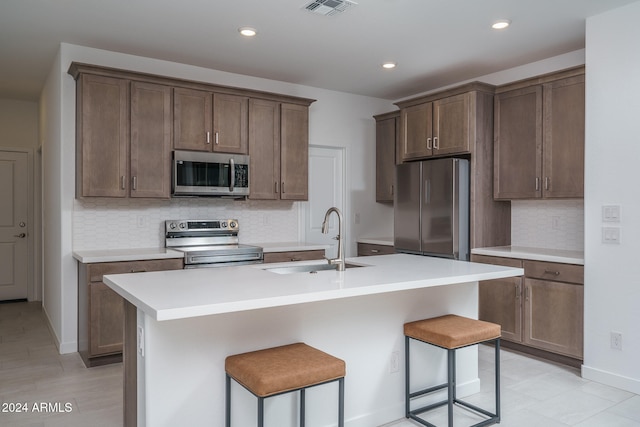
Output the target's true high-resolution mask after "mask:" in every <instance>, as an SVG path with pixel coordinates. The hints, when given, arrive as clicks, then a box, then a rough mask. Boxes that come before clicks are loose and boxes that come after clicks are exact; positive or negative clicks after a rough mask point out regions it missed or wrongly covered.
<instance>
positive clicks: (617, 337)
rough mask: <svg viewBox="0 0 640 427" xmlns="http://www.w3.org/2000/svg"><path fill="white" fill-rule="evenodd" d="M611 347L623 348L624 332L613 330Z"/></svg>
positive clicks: (615, 348)
mask: <svg viewBox="0 0 640 427" xmlns="http://www.w3.org/2000/svg"><path fill="white" fill-rule="evenodd" d="M611 348H612V349H614V350H622V334H621V333H620V332H613V331H611Z"/></svg>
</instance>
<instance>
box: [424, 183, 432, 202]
mask: <svg viewBox="0 0 640 427" xmlns="http://www.w3.org/2000/svg"><path fill="white" fill-rule="evenodd" d="M430 203H431V180H430V179H425V180H424V204H425V205H428V204H430Z"/></svg>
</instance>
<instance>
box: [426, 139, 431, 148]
mask: <svg viewBox="0 0 640 427" xmlns="http://www.w3.org/2000/svg"><path fill="white" fill-rule="evenodd" d="M431 148H432V147H431V138H427V150H431Z"/></svg>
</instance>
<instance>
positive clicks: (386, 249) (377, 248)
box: [358, 242, 396, 256]
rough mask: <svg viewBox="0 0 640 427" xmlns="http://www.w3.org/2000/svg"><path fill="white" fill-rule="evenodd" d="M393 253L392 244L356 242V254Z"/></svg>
mask: <svg viewBox="0 0 640 427" xmlns="http://www.w3.org/2000/svg"><path fill="white" fill-rule="evenodd" d="M395 253H396V251H395V249H394V248H393V246H387V245H376V244H372V243H360V242H358V256H373V255H390V254H395Z"/></svg>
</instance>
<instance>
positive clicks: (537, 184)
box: [536, 176, 540, 191]
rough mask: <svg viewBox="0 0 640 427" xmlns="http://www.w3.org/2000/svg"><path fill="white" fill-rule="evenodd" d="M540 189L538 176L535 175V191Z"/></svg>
mask: <svg viewBox="0 0 640 427" xmlns="http://www.w3.org/2000/svg"><path fill="white" fill-rule="evenodd" d="M539 190H540V178H539V177H537V176H536V191H539Z"/></svg>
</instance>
